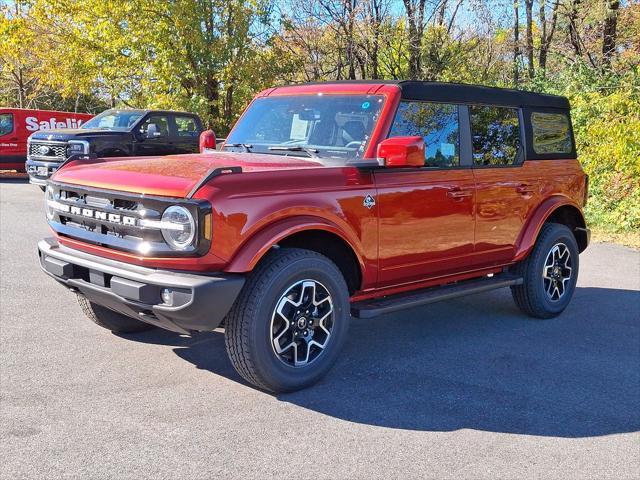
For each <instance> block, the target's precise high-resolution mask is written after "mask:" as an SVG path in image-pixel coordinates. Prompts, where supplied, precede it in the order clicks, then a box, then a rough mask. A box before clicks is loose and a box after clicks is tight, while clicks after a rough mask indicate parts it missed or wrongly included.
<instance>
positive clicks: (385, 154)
mask: <svg viewBox="0 0 640 480" xmlns="http://www.w3.org/2000/svg"><path fill="white" fill-rule="evenodd" d="M378 158H382V159H383V160H384V165H385V167H423V166H424V139H423V138H422V137H391V138H387V139H386V140H383V141H382V142H380V143H379V144H378Z"/></svg>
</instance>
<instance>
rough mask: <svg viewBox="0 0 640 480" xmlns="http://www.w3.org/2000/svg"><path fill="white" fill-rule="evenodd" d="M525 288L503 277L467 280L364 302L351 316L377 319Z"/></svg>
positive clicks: (516, 279) (515, 279) (512, 278)
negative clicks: (491, 292) (500, 290)
mask: <svg viewBox="0 0 640 480" xmlns="http://www.w3.org/2000/svg"><path fill="white" fill-rule="evenodd" d="M520 284H522V277H518V276H516V275H510V274H507V273H501V274H498V275H495V276H493V277H484V278H481V279H473V280H465V281H463V282H457V283H453V284H451V285H445V286H442V287H431V288H425V289H423V290H418V291H414V292H408V293H398V294H396V295H390V296H388V297H383V298H374V299H370V300H362V301H360V302H356V303H353V304H352V305H351V315H353V316H354V317H356V318H373V317H377V316H378V315H384V314H386V313H391V312H397V311H398V310H404V309H405V308H412V307H418V306H420V305H426V304H428V303H433V302H439V301H440V300H449V299H451V298H456V297H464V296H466V295H472V294H474V293H481V292H486V291H488V290H494V289H496V288H503V287H510V286H511V285H520Z"/></svg>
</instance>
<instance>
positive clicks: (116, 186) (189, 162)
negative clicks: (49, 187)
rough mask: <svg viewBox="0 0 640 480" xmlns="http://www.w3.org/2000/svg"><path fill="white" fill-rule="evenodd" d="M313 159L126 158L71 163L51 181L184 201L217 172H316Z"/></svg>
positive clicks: (240, 155)
mask: <svg viewBox="0 0 640 480" xmlns="http://www.w3.org/2000/svg"><path fill="white" fill-rule="evenodd" d="M321 166H322V164H321V163H318V162H315V161H313V160H311V159H309V160H306V159H303V158H296V157H286V156H284V155H282V156H278V155H267V154H257V153H234V152H214V153H207V154H193V155H170V156H166V157H125V158H110V159H98V160H93V161H90V162H87V163H82V162H80V161H76V162H72V163H69V164H68V165H66V166H64V167H63V168H61V169H60V170H58V171H57V172H56V173H55V174H54V175H53V177H52V180H53V181H54V182H62V183H68V184H73V185H82V186H86V187H94V188H102V189H106V190H116V191H121V192H133V193H140V194H147V195H159V196H164V197H177V198H184V197H186V196H187V194H188V193H189V192H190V191H191V190H192V189H193V187H195V186H196V184H197V183H198V182H200V181H201V180H202V179H204V178H205V177H206V175H207V174H208V173H209V172H210V171H211V170H212V169H214V168H221V167H241V168H242V171H243V172H259V171H273V170H291V169H302V168H317V167H321Z"/></svg>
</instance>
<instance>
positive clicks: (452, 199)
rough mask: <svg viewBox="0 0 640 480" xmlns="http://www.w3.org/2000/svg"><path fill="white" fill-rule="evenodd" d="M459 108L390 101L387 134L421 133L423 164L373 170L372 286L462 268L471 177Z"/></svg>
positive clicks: (468, 245)
mask: <svg viewBox="0 0 640 480" xmlns="http://www.w3.org/2000/svg"><path fill="white" fill-rule="evenodd" d="M463 109H466V107H458V106H456V105H449V104H441V103H426V102H402V103H401V104H400V106H399V107H398V112H397V114H396V118H395V119H394V123H393V125H392V127H391V132H390V134H389V136H390V137H393V136H415V135H417V136H421V137H423V138H424V141H425V147H426V148H425V166H424V167H420V168H406V169H397V170H396V169H393V168H386V169H383V170H378V171H376V173H375V182H376V188H377V202H378V213H379V249H378V255H379V277H378V283H379V286H380V287H384V286H391V285H398V284H403V283H409V282H413V281H418V280H422V279H425V278H429V277H431V278H433V277H439V276H444V275H448V274H452V273H456V272H459V271H463V270H466V269H468V266H469V263H470V260H471V258H472V257H473V251H474V196H475V183H474V178H473V171H472V169H471V168H469V166H466V165H464V163H465V162H461V157H462V158H465V157H466V156H467V155H461V142H460V131H461V128H460V124H461V122H460V120H461V119H462V120H463V121H465V119H466V117H461V116H460V110H463ZM463 112H464V113H465V114H466V110H463ZM462 143H463V146H464V142H462Z"/></svg>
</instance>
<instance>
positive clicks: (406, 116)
mask: <svg viewBox="0 0 640 480" xmlns="http://www.w3.org/2000/svg"><path fill="white" fill-rule="evenodd" d="M389 136H390V137H401V136H420V137H423V138H424V144H425V159H424V164H425V166H427V167H438V168H447V167H457V166H459V165H460V127H459V123H458V107H457V106H456V105H449V104H445V103H426V102H402V103H401V104H400V106H399V107H398V111H397V113H396V117H395V119H394V120H393V125H392V126H391V132H390V133H389Z"/></svg>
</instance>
